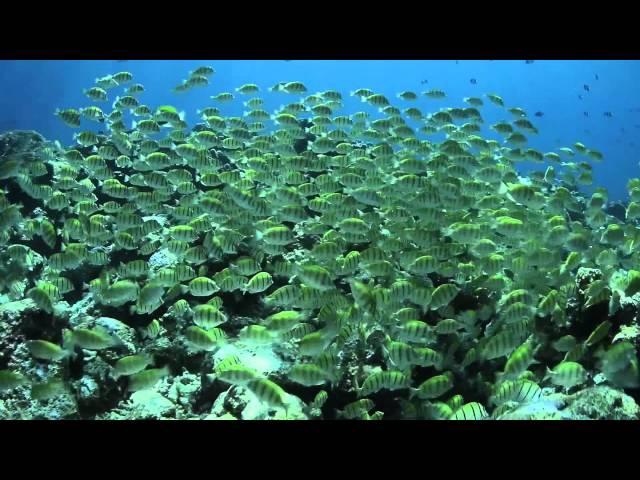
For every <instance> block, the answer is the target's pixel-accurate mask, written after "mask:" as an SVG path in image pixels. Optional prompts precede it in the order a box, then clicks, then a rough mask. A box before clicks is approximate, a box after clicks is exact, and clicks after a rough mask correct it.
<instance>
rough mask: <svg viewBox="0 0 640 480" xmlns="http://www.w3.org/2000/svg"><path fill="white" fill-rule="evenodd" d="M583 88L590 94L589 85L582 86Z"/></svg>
mask: <svg viewBox="0 0 640 480" xmlns="http://www.w3.org/2000/svg"><path fill="white" fill-rule="evenodd" d="M582 88H584V89H585V90H586V91H587V92H589V91H590V90H589V85H587V84H586V83H585V84H584V85H583V86H582Z"/></svg>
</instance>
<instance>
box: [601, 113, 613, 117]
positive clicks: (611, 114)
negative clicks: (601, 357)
mask: <svg viewBox="0 0 640 480" xmlns="http://www.w3.org/2000/svg"><path fill="white" fill-rule="evenodd" d="M603 115H604V116H605V117H609V118H611V117H613V113H611V112H604V113H603Z"/></svg>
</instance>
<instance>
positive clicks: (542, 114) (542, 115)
mask: <svg viewBox="0 0 640 480" xmlns="http://www.w3.org/2000/svg"><path fill="white" fill-rule="evenodd" d="M534 115H535V116H536V117H544V112H536V113H534Z"/></svg>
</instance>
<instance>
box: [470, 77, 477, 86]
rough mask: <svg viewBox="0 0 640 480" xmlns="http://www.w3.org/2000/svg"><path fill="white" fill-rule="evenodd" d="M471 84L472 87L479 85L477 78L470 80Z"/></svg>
mask: <svg viewBox="0 0 640 480" xmlns="http://www.w3.org/2000/svg"><path fill="white" fill-rule="evenodd" d="M469 82H471V84H472V85H476V84H477V83H478V81H477V80H476V79H475V78H471V79H469Z"/></svg>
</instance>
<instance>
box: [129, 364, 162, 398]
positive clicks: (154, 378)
mask: <svg viewBox="0 0 640 480" xmlns="http://www.w3.org/2000/svg"><path fill="white" fill-rule="evenodd" d="M170 373H171V372H170V371H169V367H166V366H165V367H162V368H150V369H149V370H143V371H141V372H138V373H134V374H133V375H131V376H130V377H129V384H128V385H127V390H128V391H129V392H137V391H139V390H147V389H149V388H151V387H153V386H154V385H155V384H156V383H158V381H160V380H161V379H163V378H164V377H167V376H169V375H170Z"/></svg>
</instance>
